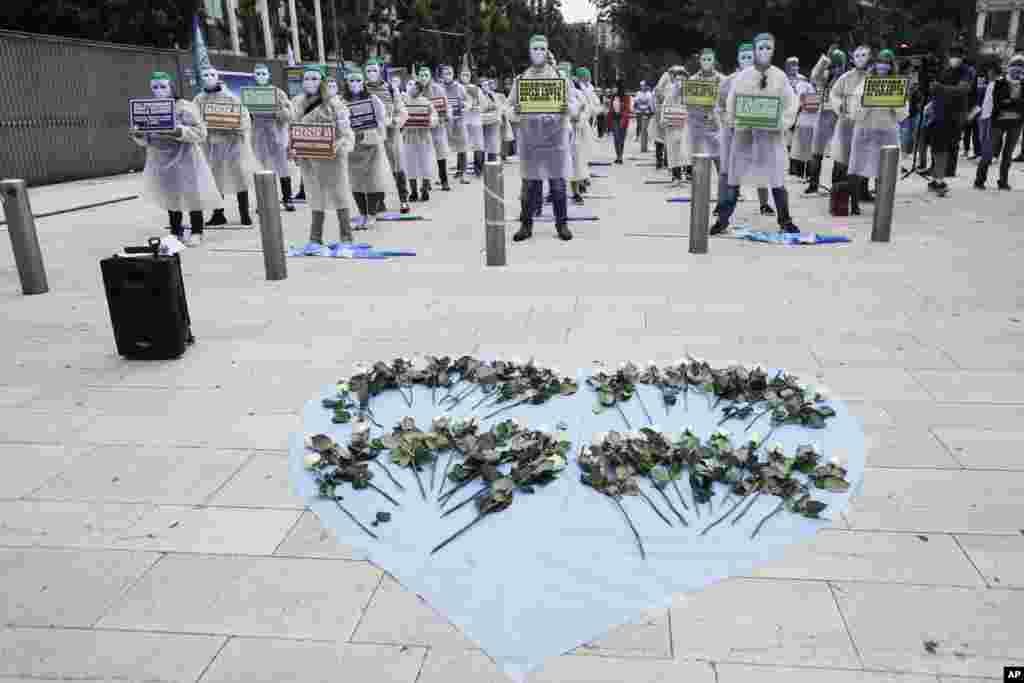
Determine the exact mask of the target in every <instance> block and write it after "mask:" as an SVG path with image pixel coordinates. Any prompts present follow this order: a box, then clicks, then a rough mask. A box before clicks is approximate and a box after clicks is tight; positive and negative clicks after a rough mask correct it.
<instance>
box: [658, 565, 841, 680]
mask: <svg viewBox="0 0 1024 683" xmlns="http://www.w3.org/2000/svg"><path fill="white" fill-rule="evenodd" d="M672 638H673V641H674V649H673V652H674V653H675V656H676V658H681V659H710V660H712V661H728V662H745V663H750V664H779V665H782V664H788V665H798V664H799V665H809V666H822V667H838V668H841V667H846V668H855V667H859V666H860V661H859V660H858V658H857V654H856V652H855V651H854V649H853V645H852V644H851V643H850V638H849V636H848V635H847V633H846V629H845V627H844V626H843V620H842V618H841V616H840V614H839V612H838V610H837V609H836V605H835V601H834V600H833V598H832V593H831V591H830V590H829V587H828V585H827V584H825V583H819V582H813V581H781V580H767V579H764V580H762V579H730V580H728V581H723V582H721V583H717V584H714V585H713V586H710V587H708V588H706V589H704V590H703V591H701V592H700V593H696V594H693V595H676V596H675V597H674V599H673V607H672Z"/></svg>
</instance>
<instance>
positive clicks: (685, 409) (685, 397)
mask: <svg viewBox="0 0 1024 683" xmlns="http://www.w3.org/2000/svg"><path fill="white" fill-rule="evenodd" d="M689 396H690V383H689V382H685V381H684V383H683V412H684V413H688V412H690V400H689Z"/></svg>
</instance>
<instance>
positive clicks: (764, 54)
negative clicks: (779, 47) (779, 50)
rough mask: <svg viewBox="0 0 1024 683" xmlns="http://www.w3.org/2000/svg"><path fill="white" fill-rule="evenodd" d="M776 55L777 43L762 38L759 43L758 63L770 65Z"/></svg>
mask: <svg viewBox="0 0 1024 683" xmlns="http://www.w3.org/2000/svg"><path fill="white" fill-rule="evenodd" d="M774 57H775V43H771V42H769V41H767V40H762V41H761V42H760V43H758V44H757V63H758V65H759V66H768V65H769V64H771V63H772V59H773V58H774Z"/></svg>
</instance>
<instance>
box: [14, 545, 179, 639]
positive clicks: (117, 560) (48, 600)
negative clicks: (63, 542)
mask: <svg viewBox="0 0 1024 683" xmlns="http://www.w3.org/2000/svg"><path fill="white" fill-rule="evenodd" d="M159 557H160V555H158V554H157V553H141V552H123V551H107V552H104V551H99V552H97V551H79V550H44V549H0V576H3V588H4V590H3V592H2V593H0V618H2V619H3V623H5V624H7V625H9V626H79V627H89V626H92V625H93V623H95V622H96V620H97V619H99V618H100V617H101V616H103V612H104V610H105V609H106V608H107V606H108V605H110V604H111V603H112V602H113V601H114V600H116V599H117V598H118V597H119V596H120V594H121V592H122V591H124V590H125V589H126V588H127V587H128V586H130V585H131V584H132V583H133V582H134V581H135V580H136V579H137V578H138V577H140V576H141V575H142V573H143V572H145V571H146V570H147V569H148V568H149V567H151V566H152V565H153V563H154V562H156V560H157V558H159Z"/></svg>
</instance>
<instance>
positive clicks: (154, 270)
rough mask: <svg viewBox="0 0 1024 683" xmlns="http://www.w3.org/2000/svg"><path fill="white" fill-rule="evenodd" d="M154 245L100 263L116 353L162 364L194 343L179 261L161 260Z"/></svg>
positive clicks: (130, 249) (157, 244) (154, 242)
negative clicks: (157, 361) (161, 361)
mask: <svg viewBox="0 0 1024 683" xmlns="http://www.w3.org/2000/svg"><path fill="white" fill-rule="evenodd" d="M159 247H160V241H159V240H157V239H152V240H150V246H149V247H127V248H125V252H126V253H127V254H139V255H137V256H134V255H132V256H124V255H116V254H115V255H114V256H111V257H110V258H105V259H103V260H101V261H100V270H101V271H102V273H103V286H104V288H105V289H106V292H107V305H108V306H109V308H110V322H111V325H112V326H113V328H114V340H115V342H116V343H117V352H118V353H119V354H121V355H122V356H125V357H126V358H136V359H144V360H166V359H170V358H178V357H179V356H181V355H182V354H183V353H185V348H186V346H187V345H189V344H192V343H194V342H195V339H194V338H193V336H192V329H191V321H190V320H189V316H188V302H187V301H186V299H185V282H184V280H183V279H182V276H181V259H179V258H178V255H177V254H174V255H172V256H161V255H160V254H159Z"/></svg>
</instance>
